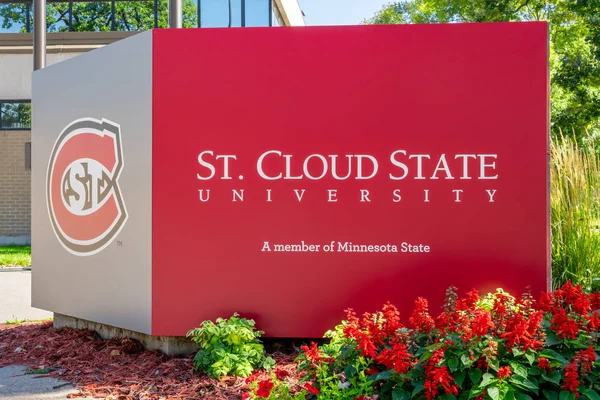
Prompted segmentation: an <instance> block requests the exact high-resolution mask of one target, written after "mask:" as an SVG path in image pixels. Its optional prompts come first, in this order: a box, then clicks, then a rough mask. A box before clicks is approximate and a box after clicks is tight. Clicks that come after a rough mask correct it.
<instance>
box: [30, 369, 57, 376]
mask: <svg viewBox="0 0 600 400" xmlns="http://www.w3.org/2000/svg"><path fill="white" fill-rule="evenodd" d="M50 372H52V370H51V369H48V368H37V369H30V370H27V371H26V372H25V375H47V374H49V373H50Z"/></svg>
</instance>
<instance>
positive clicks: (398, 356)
mask: <svg viewBox="0 0 600 400" xmlns="http://www.w3.org/2000/svg"><path fill="white" fill-rule="evenodd" d="M390 347H391V348H388V347H386V348H384V349H383V350H382V351H381V353H380V354H379V355H378V356H377V357H375V360H376V361H377V362H378V363H380V364H383V365H385V367H386V368H387V369H394V370H396V372H398V373H399V374H405V373H407V372H408V369H409V368H410V366H411V365H412V356H411V355H410V353H409V352H408V348H407V347H406V345H405V344H404V343H400V342H399V340H398V339H396V338H394V339H393V340H392V341H391V342H390Z"/></svg>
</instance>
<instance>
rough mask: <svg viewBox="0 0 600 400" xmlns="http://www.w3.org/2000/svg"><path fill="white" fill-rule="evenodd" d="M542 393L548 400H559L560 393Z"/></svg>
mask: <svg viewBox="0 0 600 400" xmlns="http://www.w3.org/2000/svg"><path fill="white" fill-rule="evenodd" d="M542 393H543V394H544V397H546V399H548V400H558V393H557V392H556V391H554V390H544V391H543V392H542Z"/></svg>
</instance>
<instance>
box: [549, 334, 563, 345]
mask: <svg viewBox="0 0 600 400" xmlns="http://www.w3.org/2000/svg"><path fill="white" fill-rule="evenodd" d="M562 342H563V341H562V339H559V338H558V336H556V335H555V334H554V333H552V332H548V336H547V337H546V346H556V345H557V344H561V343H562Z"/></svg>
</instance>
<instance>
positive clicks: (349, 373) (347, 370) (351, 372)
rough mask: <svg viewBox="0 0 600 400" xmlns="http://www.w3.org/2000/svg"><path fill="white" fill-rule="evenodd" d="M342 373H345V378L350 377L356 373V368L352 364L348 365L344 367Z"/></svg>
mask: <svg viewBox="0 0 600 400" xmlns="http://www.w3.org/2000/svg"><path fill="white" fill-rule="evenodd" d="M344 374H345V375H346V378H348V379H350V378H352V377H353V376H354V375H355V374H356V368H355V367H354V365H348V366H347V367H346V368H345V369H344Z"/></svg>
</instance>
